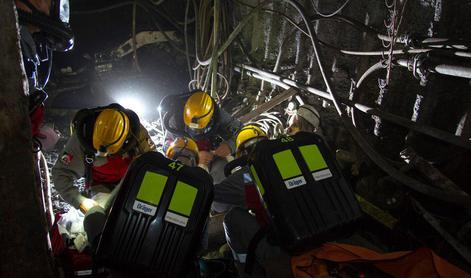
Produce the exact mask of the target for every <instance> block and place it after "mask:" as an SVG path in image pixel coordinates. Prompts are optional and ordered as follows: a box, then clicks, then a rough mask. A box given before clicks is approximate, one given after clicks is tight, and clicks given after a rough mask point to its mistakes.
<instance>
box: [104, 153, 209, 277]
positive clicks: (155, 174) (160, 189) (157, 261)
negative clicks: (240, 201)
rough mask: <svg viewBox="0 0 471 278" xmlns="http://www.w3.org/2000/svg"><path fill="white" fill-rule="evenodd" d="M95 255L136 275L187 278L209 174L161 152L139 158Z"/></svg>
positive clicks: (204, 211)
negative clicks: (166, 156)
mask: <svg viewBox="0 0 471 278" xmlns="http://www.w3.org/2000/svg"><path fill="white" fill-rule="evenodd" d="M121 186H122V188H121V189H120V192H119V193H118V196H117V198H116V200H115V202H114V204H113V206H112V208H111V211H110V215H109V217H108V219H107V222H106V224H105V227H104V230H103V234H102V236H101V239H100V242H99V245H98V250H97V258H98V261H99V263H102V264H104V265H106V266H109V267H111V268H113V269H120V270H125V271H126V272H132V273H136V274H139V277H142V276H144V277H147V276H152V277H185V275H186V273H187V272H188V271H189V270H190V269H192V265H194V264H196V263H195V261H196V252H197V249H198V247H199V246H200V241H201V238H202V233H203V229H204V226H205V224H206V219H207V217H208V215H209V209H210V206H211V202H212V199H213V186H212V180H211V177H210V176H209V175H208V174H207V173H206V172H205V171H204V170H202V169H200V168H197V167H187V166H184V165H183V164H181V163H179V162H176V161H173V160H169V159H167V158H165V157H164V156H163V155H161V154H160V153H156V152H149V153H146V154H143V155H142V156H140V157H139V158H137V159H136V160H135V161H134V162H133V163H132V164H131V166H130V167H129V169H128V172H127V173H126V176H125V177H124V180H123V183H122V185H121Z"/></svg>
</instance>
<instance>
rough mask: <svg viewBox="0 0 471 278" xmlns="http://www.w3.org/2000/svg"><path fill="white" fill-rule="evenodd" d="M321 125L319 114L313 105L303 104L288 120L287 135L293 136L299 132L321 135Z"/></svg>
mask: <svg viewBox="0 0 471 278" xmlns="http://www.w3.org/2000/svg"><path fill="white" fill-rule="evenodd" d="M320 123H321V118H320V114H319V112H318V111H317V110H316V109H315V108H314V107H313V106H312V105H309V104H303V105H301V106H299V107H298V109H296V111H295V112H294V113H293V114H292V115H290V117H289V118H288V128H287V129H286V133H287V134H290V135H293V134H295V133H296V132H298V131H307V132H315V133H317V134H319V133H321V131H320Z"/></svg>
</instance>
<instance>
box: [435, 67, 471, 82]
mask: <svg viewBox="0 0 471 278" xmlns="http://www.w3.org/2000/svg"><path fill="white" fill-rule="evenodd" d="M432 70H433V71H435V72H436V73H440V74H443V75H449V76H456V77H461V78H468V79H471V68H468V67H463V66H457V65H447V64H440V65H436V66H434V67H433V69H432Z"/></svg>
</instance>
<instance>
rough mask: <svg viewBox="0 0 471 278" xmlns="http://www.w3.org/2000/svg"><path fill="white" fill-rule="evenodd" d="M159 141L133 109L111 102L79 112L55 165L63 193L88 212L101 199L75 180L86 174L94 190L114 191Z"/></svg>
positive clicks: (56, 183)
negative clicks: (81, 189) (134, 162)
mask: <svg viewBox="0 0 471 278" xmlns="http://www.w3.org/2000/svg"><path fill="white" fill-rule="evenodd" d="M153 150H155V145H154V144H153V142H152V139H151V138H150V137H149V134H148V133H147V130H146V129H145V128H144V127H143V126H142V125H141V124H140V122H139V118H138V116H137V115H136V113H134V112H133V111H131V110H129V109H125V108H123V107H122V106H121V105H119V104H111V105H109V106H105V107H98V108H94V109H83V110H80V111H79V112H77V114H76V115H75V117H74V120H73V122H72V135H71V137H70V139H69V141H68V142H67V144H66V146H65V148H64V150H63V152H62V155H61V157H60V158H59V159H58V160H57V162H56V164H55V165H54V167H53V169H52V179H53V181H54V186H55V188H56V189H57V191H58V192H59V194H60V195H61V197H62V198H63V199H64V200H65V201H66V202H68V203H69V204H71V205H72V206H73V207H75V208H77V209H80V210H81V211H82V212H84V213H86V212H87V211H88V210H89V209H90V208H91V207H93V206H96V205H97V203H96V202H95V201H93V200H92V199H90V198H89V197H86V196H83V195H82V194H81V193H80V192H79V189H78V188H77V187H76V186H74V181H76V180H78V179H79V178H81V177H85V179H86V181H85V183H86V187H87V188H88V189H90V190H91V191H92V193H97V192H103V193H110V192H111V191H112V190H113V189H114V187H115V186H116V184H117V183H119V182H120V180H121V178H122V177H123V176H124V175H125V173H126V170H127V168H128V166H129V164H130V163H131V162H132V160H133V159H134V158H136V157H137V156H139V155H140V154H143V153H145V152H148V151H153Z"/></svg>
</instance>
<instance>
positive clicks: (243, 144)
mask: <svg viewBox="0 0 471 278" xmlns="http://www.w3.org/2000/svg"><path fill="white" fill-rule="evenodd" d="M264 139H268V135H267V134H266V133H265V131H263V130H262V129H261V128H260V127H258V126H256V125H253V124H248V125H246V126H244V127H243V128H242V129H241V130H240V131H239V133H237V137H236V156H240V154H241V153H242V151H244V150H245V149H247V147H249V146H251V145H253V144H255V143H257V142H258V141H260V140H264Z"/></svg>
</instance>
